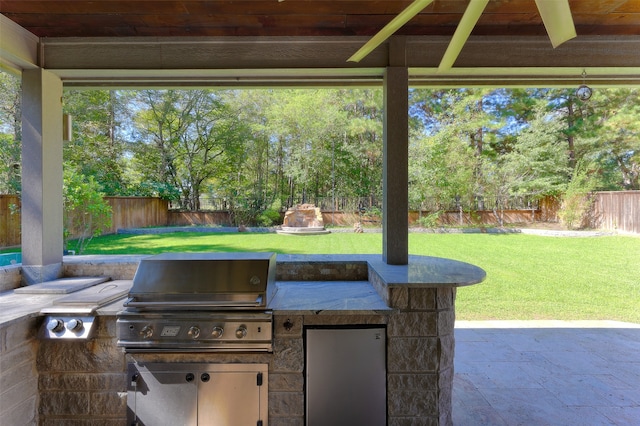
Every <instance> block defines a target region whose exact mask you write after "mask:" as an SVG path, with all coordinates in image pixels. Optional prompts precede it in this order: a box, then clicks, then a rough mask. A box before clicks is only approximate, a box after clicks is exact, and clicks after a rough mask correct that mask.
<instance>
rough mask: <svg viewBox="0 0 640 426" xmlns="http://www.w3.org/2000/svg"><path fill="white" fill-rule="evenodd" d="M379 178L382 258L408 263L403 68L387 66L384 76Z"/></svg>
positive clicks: (406, 87) (406, 96)
mask: <svg viewBox="0 0 640 426" xmlns="http://www.w3.org/2000/svg"><path fill="white" fill-rule="evenodd" d="M383 145H384V147H383V158H384V165H383V177H382V194H383V199H382V204H383V207H382V210H383V214H382V216H383V222H382V245H383V247H382V258H383V260H384V261H385V262H386V263H388V264H390V265H406V264H407V263H408V262H409V195H408V194H409V190H408V182H409V77H408V69H407V68H406V67H388V68H387V70H386V73H385V76H384V141H383Z"/></svg>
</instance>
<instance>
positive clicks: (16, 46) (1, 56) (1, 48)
mask: <svg viewBox="0 0 640 426" xmlns="http://www.w3.org/2000/svg"><path fill="white" fill-rule="evenodd" d="M38 46H39V38H38V36H36V35H35V34H33V33H31V32H29V31H27V30H26V29H24V28H22V27H21V26H20V25H18V24H16V23H15V22H13V21H12V20H11V19H9V18H7V17H5V16H4V15H0V68H2V69H4V70H6V71H9V72H11V73H13V74H20V73H21V72H22V70H25V69H34V68H37V67H38Z"/></svg>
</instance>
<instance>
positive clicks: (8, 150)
mask: <svg viewBox="0 0 640 426" xmlns="http://www.w3.org/2000/svg"><path fill="white" fill-rule="evenodd" d="M20 86H21V85H20V79H18V78H16V77H13V76H11V75H9V74H7V73H4V72H0V192H1V193H7V194H18V193H20V189H21V175H22V173H21V170H22V167H21V144H22V121H21V119H22V117H21V93H22V91H21V87H20Z"/></svg>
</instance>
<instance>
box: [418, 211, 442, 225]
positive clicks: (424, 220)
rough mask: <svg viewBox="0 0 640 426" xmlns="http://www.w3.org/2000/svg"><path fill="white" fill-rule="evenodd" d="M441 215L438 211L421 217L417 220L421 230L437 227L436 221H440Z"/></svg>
mask: <svg viewBox="0 0 640 426" xmlns="http://www.w3.org/2000/svg"><path fill="white" fill-rule="evenodd" d="M441 213H442V212H440V211H436V212H433V213H430V214H428V215H426V216H422V217H421V218H420V219H418V224H419V225H420V226H422V227H423V228H436V227H437V226H438V225H439V223H438V220H439V219H440V214H441Z"/></svg>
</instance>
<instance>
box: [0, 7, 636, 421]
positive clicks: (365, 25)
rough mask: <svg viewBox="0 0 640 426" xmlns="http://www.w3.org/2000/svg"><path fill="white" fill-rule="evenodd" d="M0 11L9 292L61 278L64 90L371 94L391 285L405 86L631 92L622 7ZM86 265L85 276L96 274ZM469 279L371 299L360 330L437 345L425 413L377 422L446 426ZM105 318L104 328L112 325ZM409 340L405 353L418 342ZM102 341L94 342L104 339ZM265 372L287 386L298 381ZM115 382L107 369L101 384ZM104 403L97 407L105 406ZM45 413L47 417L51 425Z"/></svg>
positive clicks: (398, 251) (401, 189)
mask: <svg viewBox="0 0 640 426" xmlns="http://www.w3.org/2000/svg"><path fill="white" fill-rule="evenodd" d="M539 3H542V4H544V3H546V6H540V5H539ZM554 3H560V4H561V6H568V7H569V8H570V14H569V15H567V14H566V9H563V10H564V11H557V12H553V13H551V16H552V17H553V16H555V17H556V18H558V19H556V22H555V23H549V22H547V21H546V20H545V21H544V22H543V18H542V16H545V15H546V16H550V15H549V14H548V13H545V10H546V11H548V10H549V9H548V7H549V5H553V4H554ZM410 5H412V6H413V10H410V12H408V13H409V14H410V15H411V16H408V18H409V19H407V20H406V22H404V25H399V27H398V28H397V29H396V30H395V31H390V30H389V31H386V30H385V29H384V28H385V25H386V24H387V23H389V22H390V21H392V20H393V19H394V17H395V16H396V15H398V14H400V13H401V12H402V11H403V9H404V8H405V7H407V6H409V7H412V6H410ZM0 12H1V13H2V15H0V66H2V69H3V70H5V71H8V72H11V73H14V74H16V75H20V76H21V78H22V85H23V106H22V108H23V111H22V113H23V141H22V143H23V148H22V173H23V176H22V267H21V279H22V281H23V285H31V284H37V283H41V282H44V281H49V280H53V279H56V278H58V277H61V276H62V275H64V274H65V273H68V271H69V270H70V269H72V268H73V266H74V265H69V264H68V262H65V261H63V250H62V248H63V244H62V236H63V233H62V199H63V197H62V144H63V140H62V139H63V138H62V135H63V114H62V112H63V107H62V103H61V96H62V92H63V90H64V89H65V88H148V87H159V88H161V87H183V88H189V87H226V88H248V87H318V86H322V87H348V86H378V87H382V88H383V91H384V142H383V144H384V170H383V179H384V180H383V194H384V199H383V210H384V212H385V214H384V222H383V224H382V225H383V247H382V252H383V255H382V259H381V260H382V262H380V263H381V264H378V263H376V262H374V263H373V264H375V265H376V268H378V269H379V270H382V271H385V272H386V271H392V270H394V271H395V269H394V267H396V266H399V267H404V268H406V271H410V270H411V268H412V267H415V266H419V265H416V264H415V260H413V261H412V259H411V257H410V256H409V254H408V226H407V225H408V223H407V210H408V199H407V198H408V196H407V186H408V177H407V176H408V119H409V117H408V113H407V110H408V93H409V90H410V88H411V87H476V86H500V87H576V88H577V87H578V86H580V85H582V84H587V85H589V86H590V87H591V88H593V89H595V90H597V88H598V87H620V86H636V85H637V84H638V83H639V82H640V53H639V52H640V5H639V4H638V3H637V2H635V1H632V0H612V1H607V2H602V1H598V0H570V1H567V2H565V1H561V0H538V1H534V0H510V1H503V0H491V1H488V2H487V1H484V0H471V1H470V2H469V1H457V0H435V1H429V0H418V1H417V2H415V3H411V2H408V1H382V2H370V1H365V0H345V1H327V2H322V1H321V2H308V1H299V0H284V1H276V0H249V1H242V2H236V1H231V0H229V1H226V0H222V1H219V2H208V1H182V0H172V1H162V2H148V1H103V2H93V1H75V2H68V1H59V0H54V1H23V0H17V1H10V0H0ZM573 25H575V36H574V35H572V34H571V31H569V34H568V35H567V34H564V35H562V36H561V39H560V40H559V41H558V40H554V39H555V37H554V34H555V33H556V32H557V31H558V30H559V31H560V32H561V33H563V32H564V29H567V28H568V29H569V30H570V29H571V28H570V27H571V26H573ZM457 28H460V30H459V31H457ZM380 31H382V32H380ZM376 34H379V35H380V37H378V39H377V41H375V42H374V43H373V44H368V42H369V41H370V40H371V39H372V37H374V36H375V35H376ZM549 36H551V40H550V37H549ZM374 40H376V37H374ZM554 46H555V47H554ZM361 48H364V49H365V50H364V51H362V50H360V49H361ZM354 55H355V57H354ZM412 262H414V264H412ZM89 263H90V264H91V261H89ZM129 263H131V262H129ZM76 266H77V265H76ZM91 266H94V267H96V268H94V269H96V270H99V269H100V265H98V266H96V265H94V264H91ZM127 267H128V268H131V265H130V264H128V265H127ZM89 269H90V268H89ZM403 271H405V269H403ZM383 275H384V274H383ZM452 275H455V274H452ZM470 275H471V276H470V277H469V278H468V279H467V281H465V282H464V283H461V282H460V281H455V282H454V286H451V287H446V289H443V288H436V287H433V286H431V287H429V288H428V289H427V288H416V287H411V286H407V287H405V288H403V289H402V291H401V292H399V293H393V294H392V293H391V292H390V293H389V300H385V302H387V304H388V305H389V307H390V308H393V309H397V310H398V312H400V313H401V315H398V316H397V317H393V316H391V317H389V318H391V319H389V320H388V319H387V318H386V317H384V318H383V319H380V318H377V319H376V320H375V321H383V322H384V324H388V326H389V330H390V331H389V333H390V336H391V337H393V338H396V339H397V340H395V342H405V341H409V340H411V339H408V338H407V334H403V333H404V329H403V327H401V326H399V325H398V324H400V325H402V324H403V323H402V321H407V323H406V324H405V325H411V324H412V321H414V316H416V315H418V313H416V312H415V311H416V310H418V311H420V312H419V314H420V315H425V316H426V317H428V318H431V319H434V321H433V324H430V326H429V328H430V331H429V332H428V333H432V330H431V328H433V329H435V330H436V331H435V338H434V341H436V342H437V347H438V350H436V351H433V353H434V356H436V358H435V361H433V364H434V365H436V366H437V368H436V369H435V377H436V378H435V385H434V386H435V390H434V391H433V392H432V394H434V395H435V397H434V399H435V404H433V405H435V408H434V407H431V408H429V410H427V411H428V414H424V413H422V412H418V413H417V414H416V412H415V411H416V410H418V408H416V406H403V404H402V402H397V401H395V400H393V401H392V397H389V405H390V406H393V407H394V408H390V410H389V412H388V417H387V424H398V425H400V424H432V423H433V424H451V422H452V417H451V394H450V392H451V381H452V380H453V377H452V371H453V369H452V366H453V352H454V351H453V336H452V332H453V321H452V319H453V318H454V316H453V309H454V307H453V304H454V300H455V286H458V285H468V284H471V283H475V282H478V281H481V280H482V278H483V277H484V276H483V275H482V274H481V273H479V272H477V271H474V273H473V274H470ZM389 276H391V277H393V274H389ZM445 282H449V281H446V280H445ZM452 282H453V281H452ZM404 283H405V284H410V280H408V279H405V282H404ZM383 284H384V285H386V284H387V283H386V282H384V283H383ZM423 284H424V282H423ZM431 284H433V283H431ZM440 304H442V305H440ZM109 315H110V316H111V320H113V318H114V315H115V311H113V310H112V311H111V312H110V313H109ZM309 317H310V318H313V321H315V320H316V319H315V317H313V316H311V315H310V316H309ZM394 318H397V319H394ZM421 318H423V317H422V316H421ZM305 321H307V318H306V317H305ZM343 321H345V322H346V321H352V318H349V319H343ZM387 321H388V323H387ZM394 321H395V322H394ZM36 322H37V321H35V320H32V321H30V322H29V324H30V325H29V326H30V327H31V328H33V327H35V326H36V325H37V324H36ZM307 323H308V322H307ZM7 330H9V331H7V332H6V333H8V334H6V335H7V336H9V337H8V338H7V339H8V340H7V339H4V340H3V341H2V342H3V343H2V344H3V349H4V346H7V347H8V346H9V344H8V343H7V342H8V341H12V340H11V339H17V338H19V337H20V334H19V333H23V334H24V335H26V336H29V337H30V338H33V330H31V331H28V330H26V329H25V328H20V330H19V333H16V332H14V331H12V329H7ZM108 331H109V330H108V329H107V330H105V333H106V334H107V335H108ZM111 331H112V330H111ZM289 331H290V330H284V331H283V330H279V329H278V330H276V339H281V341H287V342H289V341H291V342H294V343H295V344H296V345H298V344H300V345H301V342H302V334H301V333H302V331H301V329H299V330H296V329H294V333H298V334H297V335H295V336H292V333H290V332H289ZM3 333H5V332H4V331H3ZM395 333H397V335H396V334H395ZM409 336H411V337H412V336H413V335H411V334H409ZM412 338H413V337H412ZM422 338H423V335H420V337H419V338H418V339H416V341H419V342H424V341H423V340H419V339H422ZM104 340H105V341H107V342H110V341H111V340H113V336H112V335H108V337H106V338H105V339H104ZM390 340H391V338H390ZM411 343H412V344H413V343H414V341H413V340H412V341H411ZM418 344H422V343H418ZM105 345H106V344H105ZM441 345H442V347H443V348H444V349H442V350H441V349H440V348H441ZM105 347H106V346H105ZM398 352H401V351H400V350H398ZM13 356H15V354H14V355H13ZM109 357H113V359H110V361H112V364H114V365H116V366H118V365H119V363H123V361H122V360H123V359H124V358H123V357H122V356H120V358H118V356H117V355H114V354H113V353H111V352H110V355H109ZM295 362H296V363H297V362H298V361H297V360H296V361H295ZM34 363H35V361H34ZM44 363H45V364H47V365H46V367H50V366H51V365H50V364H49V363H48V361H47V362H44ZM389 364H390V365H392V364H393V363H392V362H389ZM296 365H297V364H296ZM110 367H113V365H110ZM120 367H121V366H120ZM56 368H58V366H56ZM64 368H65V367H62V372H59V371H57V370H56V371H52V372H51V373H50V375H51V377H62V378H61V379H60V380H62V381H63V380H64V377H63V376H64ZM287 368H289V366H287ZM116 370H117V368H116ZM280 373H281V375H282V376H285V375H290V376H292V377H296V378H298V377H299V375H300V374H299V373H300V372H299V371H293V372H291V371H289V370H286V371H285V373H286V374H283V373H282V372H280ZM293 373H295V374H293ZM109 374H111V373H109ZM429 374H431V373H429ZM121 375H123V372H121V371H116V372H115V373H114V374H113V377H120V376H121ZM276 376H277V374H276ZM425 376H427V374H422V372H421V375H418V374H417V373H416V375H415V376H413V375H411V374H410V375H402V374H397V375H396V376H394V379H396V380H397V383H395V382H394V383H395V385H397V386H398V389H399V390H398V394H400V393H401V392H404V393H402V395H407V397H408V396H409V395H413V394H415V393H416V391H415V389H413V388H412V386H415V383H413V382H412V379H414V378H418V377H420V378H422V379H423V378H424V377H425ZM109 377H111V376H109ZM112 379H113V378H112ZM410 379H411V380H410ZM113 380H115V379H113ZM409 382H411V383H409ZM295 385H296V386H297V385H298V384H295ZM429 386H431V385H429ZM112 387H113V388H114V389H115V388H117V386H115V385H112ZM115 394H116V392H112V393H111V394H109V397H110V398H112V401H111V402H113V403H114V405H117V402H114V400H115V399H116V397H115V396H114V395H115ZM301 394H302V392H301V391H300V390H299V389H296V393H295V396H296V397H300V398H303V397H301V396H300V395H301ZM60 395H62V396H61V397H64V395H65V394H64V393H61V394H60ZM389 395H391V392H390V393H389ZM120 402H121V401H120ZM274 402H275V401H274ZM394 404H395V405H394ZM274 405H275V406H276V407H277V406H278V404H274ZM299 405H300V404H292V405H291V406H293V407H294V409H293V411H294V413H287V416H288V417H287V416H285V415H283V416H280V417H278V415H277V414H279V413H275V414H274V413H271V414H274V416H273V418H272V424H301V423H300V422H301V421H302V420H301V419H302V418H303V416H302V415H301V414H300V412H299V411H300V406H299ZM396 405H397V406H398V407H396ZM407 405H410V404H407ZM418 405H420V406H421V405H422V401H420V403H419V404H418ZM0 408H1V407H0ZM396 408H397V411H398V414H396V413H395V412H394V410H395V409H396ZM43 409H44V410H45V411H46V410H47V409H51V407H49V406H46V407H44V408H42V407H41V408H40V410H41V412H42V410H43ZM402 410H405V412H401V411H402ZM407 413H409V414H407ZM0 414H2V413H0ZM32 414H34V413H32ZM45 414H50V413H45ZM56 415H58V413H54V414H53V416H52V417H51V418H52V419H54V420H55V419H56V418H57V417H56ZM36 417H37V416H36ZM32 418H34V417H32ZM58 418H63V417H58ZM278 420H279V423H278ZM61 421H63V420H61Z"/></svg>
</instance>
